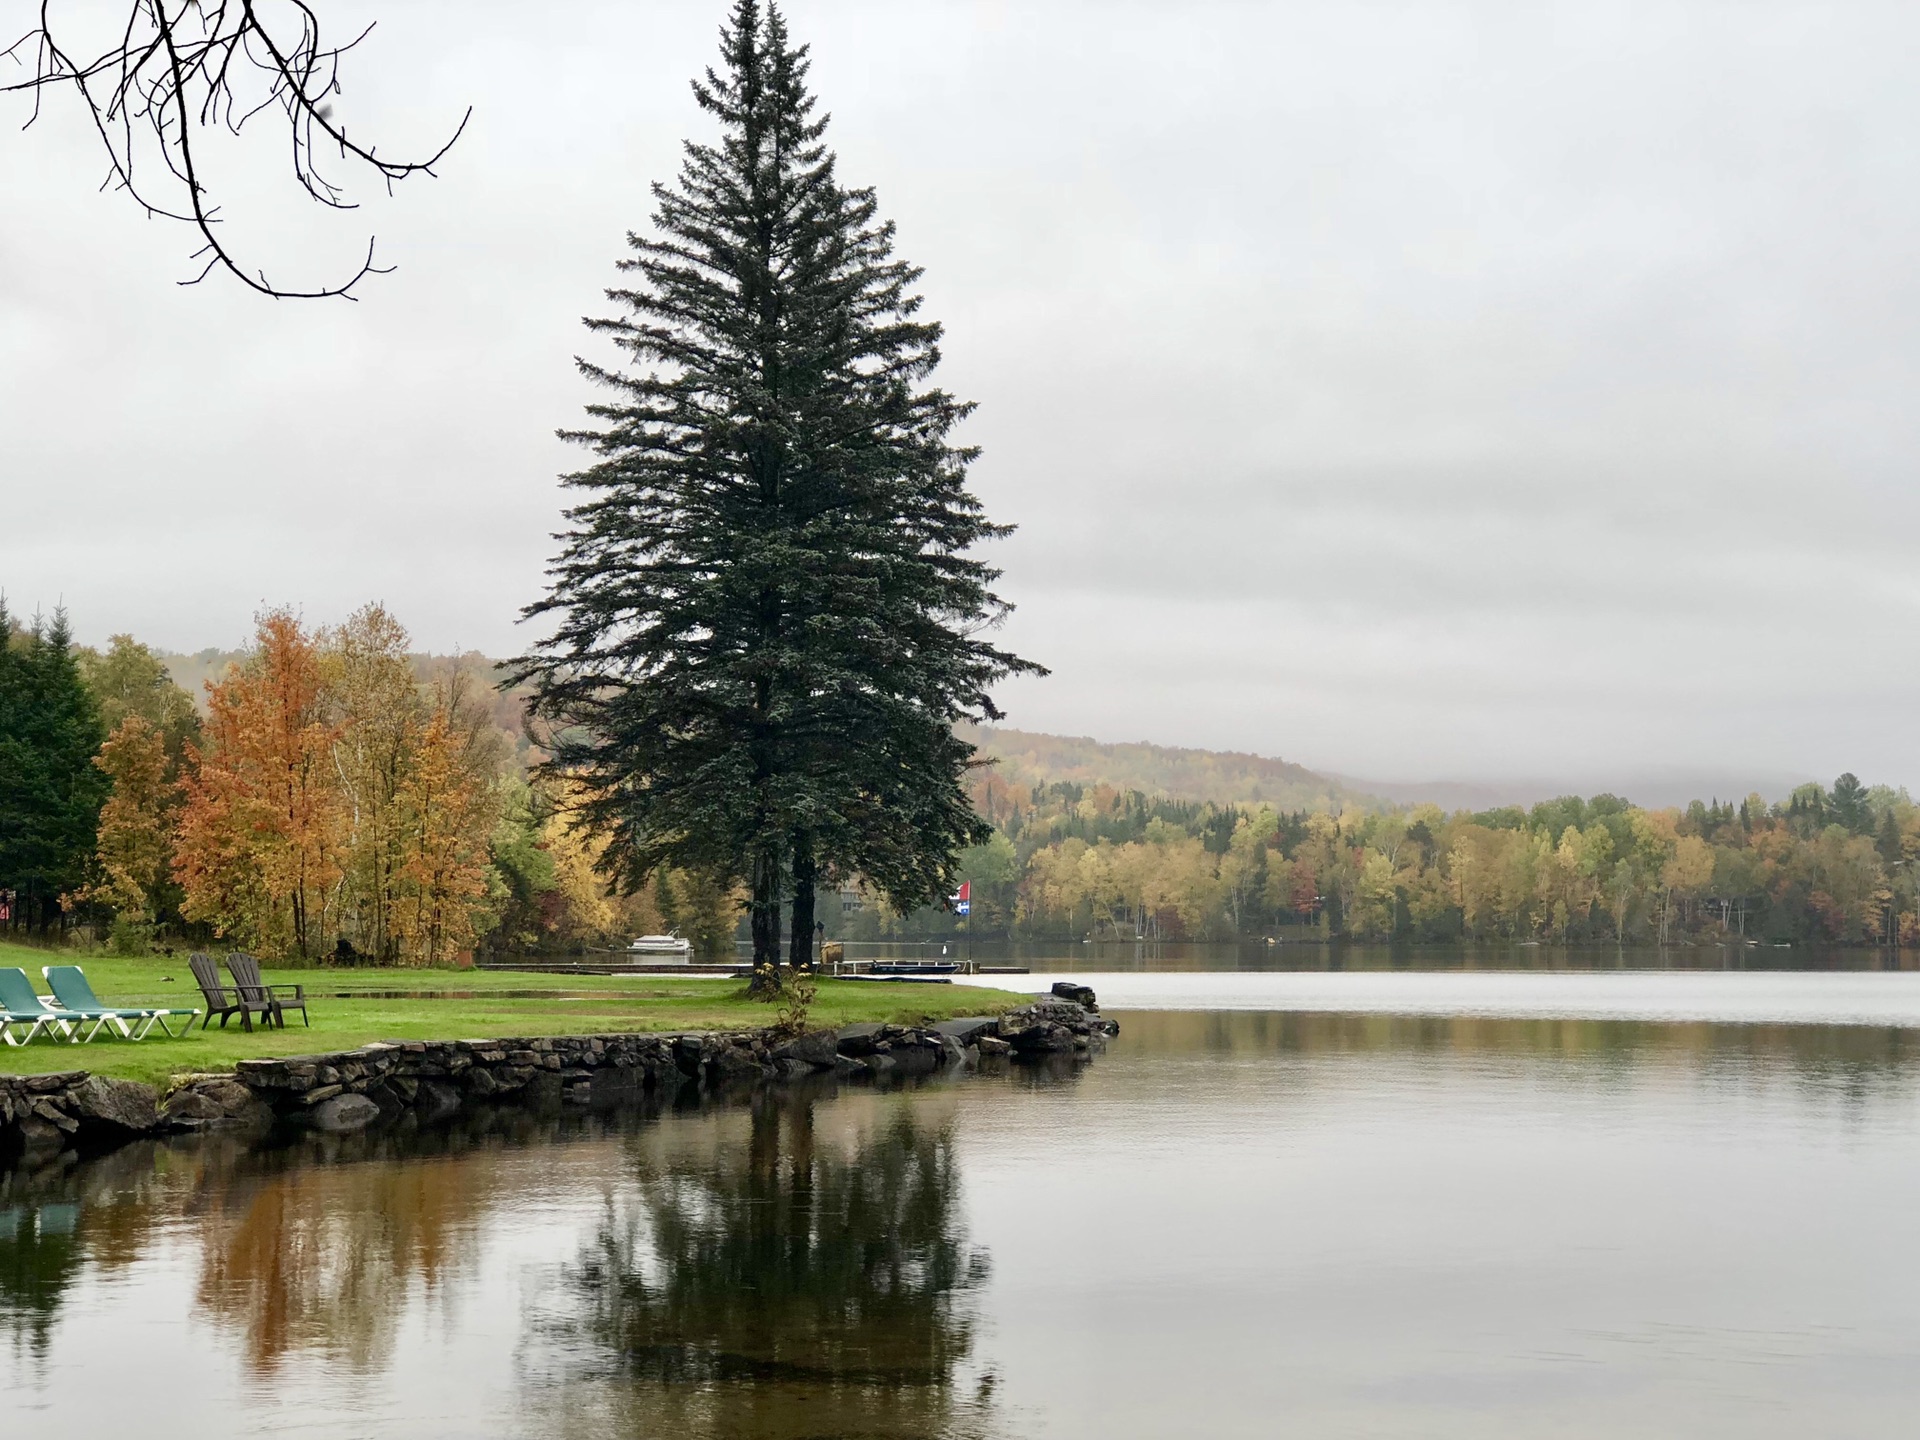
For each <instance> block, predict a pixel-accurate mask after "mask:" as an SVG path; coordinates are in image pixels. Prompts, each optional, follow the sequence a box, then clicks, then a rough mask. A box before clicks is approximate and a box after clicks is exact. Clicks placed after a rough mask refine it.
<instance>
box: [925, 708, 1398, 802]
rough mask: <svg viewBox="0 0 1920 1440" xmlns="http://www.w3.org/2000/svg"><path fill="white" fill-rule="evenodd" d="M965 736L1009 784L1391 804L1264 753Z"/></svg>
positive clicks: (994, 734) (966, 731) (1002, 732)
mask: <svg viewBox="0 0 1920 1440" xmlns="http://www.w3.org/2000/svg"><path fill="white" fill-rule="evenodd" d="M961 734H962V735H963V736H964V737H965V738H967V739H969V740H971V741H972V742H973V743H974V744H975V745H977V746H978V747H979V748H980V750H981V752H982V753H983V754H986V755H991V756H993V757H994V759H996V760H997V761H998V762H999V765H998V767H997V768H998V770H999V772H1000V774H1001V775H1002V776H1004V777H1005V778H1006V779H1007V780H1008V781H1010V782H1014V783H1018V784H1022V785H1028V786H1033V785H1042V784H1052V783H1054V782H1056V781H1061V780H1070V781H1073V782H1074V783H1076V784H1081V785H1098V784H1103V783H1104V784H1107V785H1111V786H1113V787H1114V788H1115V789H1116V790H1139V791H1142V792H1143V793H1145V794H1148V795H1165V796H1167V797H1168V798H1170V799H1175V800H1211V801H1214V802H1215V803H1216V804H1222V805H1227V804H1236V805H1271V806H1273V808H1274V809H1276V810H1331V811H1339V810H1342V809H1344V808H1346V807H1347V806H1348V805H1357V806H1359V807H1360V808H1362V809H1365V810H1379V809H1384V808H1387V807H1386V802H1384V801H1382V800H1381V799H1380V798H1379V797H1377V796H1374V795H1370V794H1368V793H1366V792H1365V791H1362V790H1359V789H1356V788H1355V787H1354V786H1352V785H1350V784H1345V783H1343V782H1341V781H1338V780H1334V779H1331V778H1329V777H1328V776H1325V775H1321V774H1318V773H1317V772H1315V771H1312V770H1309V769H1307V768H1306V766H1304V765H1296V764H1294V763H1293V762H1292V761H1290V760H1275V759H1272V758H1270V757H1268V756H1265V755H1247V754H1242V753H1240V752H1238V751H1231V750H1188V749H1183V748H1180V747H1178V746H1172V745H1149V744H1147V743H1146V742H1144V741H1136V742H1134V743H1131V744H1119V745H1111V744H1104V743H1102V742H1101V741H1098V740H1093V739H1090V738H1088V737H1087V736H1084V735H1042V734H1039V733H1038V732H1036V731H1032V730H1007V729H1001V728H996V727H991V726H981V727H979V728H978V729H973V728H970V727H963V728H962V730H961Z"/></svg>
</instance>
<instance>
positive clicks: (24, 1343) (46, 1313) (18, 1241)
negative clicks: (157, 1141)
mask: <svg viewBox="0 0 1920 1440" xmlns="http://www.w3.org/2000/svg"><path fill="white" fill-rule="evenodd" d="M157 1153H158V1147H156V1146H154V1145H153V1144H152V1143H144V1144H135V1145H129V1146H126V1147H125V1148H123V1149H121V1150H117V1151H115V1152H113V1153H112V1154H110V1155H106V1156H103V1157H101V1158H99V1159H96V1160H92V1161H88V1162H86V1163H84V1164H82V1165H79V1166H74V1167H72V1168H68V1167H67V1166H66V1165H63V1164H58V1163H56V1164H54V1165H52V1166H50V1167H48V1168H47V1169H46V1170H45V1171H42V1172H39V1173H36V1172H34V1171H31V1170H28V1169H25V1168H21V1169H14V1170H10V1171H6V1172H0V1336H4V1337H5V1338H6V1339H7V1340H8V1341H9V1342H10V1344H11V1346H12V1348H13V1351H14V1353H15V1355H16V1356H17V1355H20V1354H23V1353H24V1354H27V1355H31V1356H32V1357H34V1358H35V1360H37V1361H44V1360H45V1358H46V1356H47V1353H48V1349H49V1347H50V1345H51V1342H52V1338H53V1329H54V1325H55V1322H56V1321H57V1319H58V1317H59V1312H60V1307H61V1305H62V1303H63V1302H64V1301H65V1299H66V1295H67V1292H68V1291H69V1290H70V1289H71V1288H72V1287H73V1285H74V1284H75V1282H77V1281H78V1280H79V1278H80V1276H81V1275H82V1274H83V1273H84V1272H86V1271H88V1270H93V1271H113V1270H118V1269H121V1268H123V1267H125V1266H127V1265H130V1264H132V1263H133V1261H134V1260H136V1259H138V1258H139V1256H140V1254H141V1253H142V1252H143V1251H144V1249H145V1248H146V1245H147V1243H148V1240H149V1237H150V1235H151V1233H152V1230H153V1223H154V1216H153V1206H152V1191H153V1189H154V1182H155V1176H156V1173H157V1172H156V1165H155V1157H156V1155H157Z"/></svg>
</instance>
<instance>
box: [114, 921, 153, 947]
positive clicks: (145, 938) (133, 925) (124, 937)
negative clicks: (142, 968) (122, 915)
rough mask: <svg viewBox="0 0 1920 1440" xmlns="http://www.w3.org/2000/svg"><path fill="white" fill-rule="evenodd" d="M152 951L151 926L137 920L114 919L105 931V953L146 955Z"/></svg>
mask: <svg viewBox="0 0 1920 1440" xmlns="http://www.w3.org/2000/svg"><path fill="white" fill-rule="evenodd" d="M152 951H153V926H151V925H146V924H142V923H141V922H140V921H138V920H115V921H114V922H113V928H112V929H111V930H109V931H108V932H107V953H108V954H111V955H147V954H151V953H152Z"/></svg>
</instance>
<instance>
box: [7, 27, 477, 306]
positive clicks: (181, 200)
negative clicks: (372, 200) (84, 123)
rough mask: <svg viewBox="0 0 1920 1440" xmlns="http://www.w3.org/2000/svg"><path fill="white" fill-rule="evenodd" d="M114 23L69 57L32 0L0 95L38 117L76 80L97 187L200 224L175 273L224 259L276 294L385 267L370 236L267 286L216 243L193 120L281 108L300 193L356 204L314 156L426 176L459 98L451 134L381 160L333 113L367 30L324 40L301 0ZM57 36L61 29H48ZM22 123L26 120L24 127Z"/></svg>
mask: <svg viewBox="0 0 1920 1440" xmlns="http://www.w3.org/2000/svg"><path fill="white" fill-rule="evenodd" d="M126 3H127V5H128V10H127V21H126V24H125V26H124V27H123V28H122V29H121V30H120V32H119V34H118V36H117V37H116V38H115V39H114V41H113V42H112V43H111V44H109V45H108V46H107V48H106V49H105V50H103V51H101V52H100V53H99V54H98V55H96V56H94V57H93V58H91V59H85V58H82V57H81V56H80V55H76V54H75V53H74V52H73V51H72V50H71V49H69V48H68V47H67V46H65V45H63V44H62V43H61V40H60V39H59V38H57V35H56V25H55V22H54V18H53V10H54V0H41V3H40V23H39V24H38V25H37V26H36V27H35V28H34V29H32V30H29V31H28V32H27V33H26V34H25V35H23V36H21V37H20V39H18V40H17V41H15V42H14V43H13V44H12V45H11V46H9V47H8V48H7V49H5V50H0V60H12V61H13V62H14V63H15V64H16V65H18V66H21V67H24V66H25V65H26V64H27V63H28V62H27V59H26V56H27V55H28V54H29V53H30V54H31V56H32V75H31V78H28V79H24V80H16V81H13V82H11V83H5V84H0V94H10V93H14V92H18V91H31V92H32V94H33V112H32V114H31V115H29V116H28V118H27V126H28V127H30V126H32V124H33V123H34V121H35V120H37V119H39V118H40V104H41V100H42V98H43V97H44V96H45V94H46V93H47V92H48V91H51V90H54V89H56V88H58V87H63V86H64V87H70V88H71V89H73V90H74V91H76V92H78V94H79V96H80V99H81V102H82V103H83V104H84V105H85V106H86V109H87V113H88V115H89V117H90V119H91V120H92V123H93V128H94V132H95V133H96V134H97V135H98V136H99V139H100V144H101V147H102V148H103V149H104V150H105V152H106V155H107V176H106V179H105V181H104V182H103V183H102V186H101V188H102V189H116V190H124V191H125V192H126V193H127V194H128V195H130V196H131V197H132V198H133V201H134V203H135V204H137V205H139V206H140V207H141V208H142V209H143V210H145V211H146V212H147V214H148V215H151V216H158V217H160V218H162V219H166V220H176V221H179V222H181V223H182V224H187V225H191V226H193V227H194V229H196V230H197V231H199V232H200V238H201V240H202V242H203V243H202V245H201V247H200V248H199V249H198V250H197V251H195V252H194V255H193V258H194V260H195V261H197V262H204V263H203V264H202V265H201V269H200V272H199V273H198V274H197V275H195V276H194V277H193V278H192V279H190V280H183V281H181V282H180V283H181V284H183V285H197V284H199V283H200V282H201V281H202V280H204V279H206V278H207V276H209V275H211V274H212V273H213V272H214V271H215V270H225V271H227V272H229V273H230V274H232V275H233V276H235V277H236V278H237V279H239V280H240V282H241V283H242V284H244V285H247V286H249V287H251V288H252V289H254V290H257V291H259V292H260V293H261V294H263V295H271V296H273V297H275V298H276V299H319V298H322V297H326V296H335V295H339V296H346V297H347V298H349V299H351V298H353V296H352V291H353V288H354V287H355V286H356V285H358V284H359V283H360V282H361V281H362V280H364V279H365V278H366V277H367V276H369V275H384V274H387V273H388V272H389V271H390V270H391V269H392V268H393V267H391V266H378V265H375V264H374V255H373V252H374V241H373V239H372V238H369V239H368V241H367V254H366V258H365V259H364V260H363V261H361V263H360V268H359V269H358V270H356V271H355V272H354V273H353V275H352V276H350V277H349V278H348V279H347V280H345V281H344V282H342V283H339V284H334V285H325V286H321V287H319V288H316V289H294V288H289V287H287V286H284V285H277V284H275V283H273V282H272V281H270V280H269V279H268V278H267V275H266V272H265V271H264V270H258V269H255V270H253V271H251V272H249V270H248V269H247V268H246V267H244V266H243V265H242V264H241V263H240V261H239V259H238V258H236V256H235V255H234V254H233V252H232V251H230V250H229V249H228V248H227V246H226V245H225V244H224V243H223V241H222V239H221V237H220V233H219V231H218V230H217V228H216V227H217V226H218V225H219V224H220V223H221V220H220V215H219V209H220V207H219V206H218V205H216V204H214V203H213V202H212V199H211V197H210V195H209V192H208V189H207V185H206V182H205V179H204V177H203V171H202V167H201V161H200V154H199V151H198V149H197V148H196V147H197V145H198V144H199V141H200V139H201V138H202V136H201V132H207V133H213V132H216V131H219V130H225V131H227V132H228V133H230V134H234V135H238V134H239V133H240V131H241V129H242V127H244V126H245V125H246V124H247V122H248V121H250V120H252V119H254V118H255V117H257V116H259V115H261V114H264V113H266V112H269V111H275V112H278V113H279V114H282V115H284V116H285V117H286V121H287V133H288V137H289V140H290V142H291V146H292V151H291V160H292V165H293V175H294V179H295V181H296V182H297V183H298V184H299V185H300V187H301V189H302V190H304V191H305V192H306V194H307V195H308V197H309V198H311V199H313V200H315V201H317V202H319V203H320V204H322V205H324V206H326V207H327V208H329V209H333V210H352V209H355V208H357V207H356V205H355V204H354V203H353V202H352V201H350V200H348V198H347V192H346V190H345V189H344V188H343V186H342V185H340V184H338V183H336V182H335V181H334V180H333V179H332V178H331V177H330V176H329V175H328V174H327V173H325V172H324V171H323V170H322V169H321V167H320V164H319V161H320V159H321V158H322V156H323V154H324V155H326V156H328V157H330V158H331V157H334V156H337V158H338V161H339V163H340V164H342V165H345V166H346V167H348V168H353V167H356V166H358V167H362V168H364V169H370V170H372V171H373V172H375V174H377V175H378V176H379V178H380V179H381V180H382V181H383V182H384V183H385V184H386V187H387V191H388V193H389V194H391V193H392V191H393V186H394V183H395V182H396V181H400V180H405V179H407V178H408V177H409V176H413V175H431V174H433V173H434V168H433V167H434V166H435V165H436V164H438V163H439V161H440V160H441V158H442V157H443V156H445V155H446V153H447V152H448V151H449V150H451V149H452V148H453V145H454V142H455V141H457V140H458V139H459V138H460V136H461V133H462V132H463V131H465V129H466V127H467V121H468V120H470V119H471V118H472V117H473V111H472V109H471V107H469V108H468V110H467V113H466V114H465V115H463V116H462V117H461V119H460V123H459V125H458V126H456V127H455V129H454V132H453V134H452V136H450V137H449V138H448V140H447V142H446V143H445V144H444V145H442V146H441V147H440V148H439V149H438V150H436V151H434V152H433V154H431V155H429V156H427V157H426V158H425V159H423V160H389V159H386V158H383V157H382V156H380V155H379V154H378V153H377V152H376V147H375V146H373V145H362V144H360V143H359V142H358V141H357V140H355V139H353V138H352V137H350V136H349V135H348V133H347V127H346V125H345V123H344V122H342V121H337V120H335V118H334V113H333V112H334V107H333V103H332V98H331V97H333V96H335V95H338V94H339V93H340V61H341V57H343V56H344V55H346V53H347V52H348V51H350V50H352V49H353V48H354V47H355V46H357V45H359V44H360V42H361V41H363V40H365V39H366V38H367V36H368V35H369V34H370V33H371V32H372V29H373V27H372V26H368V27H367V28H366V29H365V30H362V31H361V32H360V33H359V34H358V35H356V36H354V37H353V39H351V40H349V41H347V42H346V43H345V44H342V45H332V46H329V45H325V44H323V43H322V41H321V38H320V20H319V17H318V16H317V15H315V13H314V11H313V7H312V6H311V5H310V4H308V3H307V0H126ZM58 33H59V34H64V33H66V31H65V28H64V27H61V28H60V29H59V31H58ZM23 128H25V127H23ZM149 143H150V144H152V145H153V146H154V147H155V148H156V149H157V152H158V155H159V160H160V168H159V172H158V173H157V174H156V173H155V172H154V171H153V168H152V167H151V166H147V167H142V168H141V170H140V173H139V174H137V175H136V173H135V170H136V164H135V162H136V156H137V152H138V151H139V149H140V148H141V147H142V146H144V145H146V144H149Z"/></svg>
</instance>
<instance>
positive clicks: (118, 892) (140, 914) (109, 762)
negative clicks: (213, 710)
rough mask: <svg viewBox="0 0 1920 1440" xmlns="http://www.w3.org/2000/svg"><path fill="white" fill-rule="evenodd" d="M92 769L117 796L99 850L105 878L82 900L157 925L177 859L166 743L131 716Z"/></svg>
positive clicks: (105, 817) (106, 812)
mask: <svg viewBox="0 0 1920 1440" xmlns="http://www.w3.org/2000/svg"><path fill="white" fill-rule="evenodd" d="M93 763H94V764H95V765H96V766H98V767H99V768H100V769H101V770H103V771H105V772H106V774H107V776H108V777H109V778H110V779H111V780H112V781H113V793H112V794H111V795H110V796H109V797H108V798H107V803H106V804H105V805H104V806H103V807H102V808H101V811H100V829H99V838H98V840H97V841H96V845H95V851H96V854H97V856H98V858H99V861H100V871H101V877H102V878H101V879H100V881H99V882H98V883H97V884H95V885H93V886H91V887H89V888H88V890H87V891H86V892H85V893H84V895H83V896H82V897H81V898H84V899H88V900H98V901H102V902H104V903H105V904H108V905H111V906H113V907H114V909H115V910H116V911H118V912H119V918H120V920H121V921H122V922H124V923H126V924H129V925H134V926H149V925H152V924H153V922H154V919H155V918H156V917H157V916H158V915H159V913H160V896H161V891H162V888H163V887H164V886H165V885H166V883H167V881H168V878H169V876H168V871H169V868H170V865H171V862H172V859H173V810H174V804H175V800H176V797H177V795H178V793H179V787H178V786H177V785H176V784H174V783H173V782H172V781H170V780H169V779H168V778H167V737H166V736H165V734H163V733H162V732H161V731H160V730H158V729H156V728H155V727H154V726H152V725H150V724H148V723H147V721H146V720H145V719H143V718H142V717H141V716H139V715H132V714H130V715H128V716H126V718H125V719H123V720H122V721H121V722H120V724H119V726H118V727H117V728H116V729H115V730H114V732H113V734H112V735H110V736H108V737H107V741H106V743H105V744H104V745H102V746H101V747H100V753H99V754H98V755H96V756H94V757H93Z"/></svg>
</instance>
